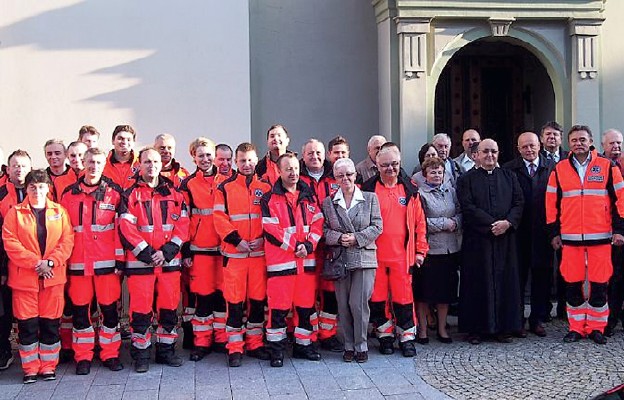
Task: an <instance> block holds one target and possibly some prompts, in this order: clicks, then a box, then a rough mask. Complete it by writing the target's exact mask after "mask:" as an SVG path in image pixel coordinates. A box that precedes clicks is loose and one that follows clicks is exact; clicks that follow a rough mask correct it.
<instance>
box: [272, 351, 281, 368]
mask: <svg viewBox="0 0 624 400" xmlns="http://www.w3.org/2000/svg"><path fill="white" fill-rule="evenodd" d="M283 366H284V352H283V351H281V350H273V351H272V352H271V367H274V368H280V367H283Z"/></svg>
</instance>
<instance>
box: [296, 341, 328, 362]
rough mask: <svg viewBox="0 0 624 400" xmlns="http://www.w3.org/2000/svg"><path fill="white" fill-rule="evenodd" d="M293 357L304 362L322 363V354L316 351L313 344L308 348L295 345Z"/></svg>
mask: <svg viewBox="0 0 624 400" xmlns="http://www.w3.org/2000/svg"><path fill="white" fill-rule="evenodd" d="M292 356H293V358H300V359H303V360H310V361H320V359H321V354H320V353H319V352H318V351H316V349H315V348H314V346H312V345H311V344H310V345H307V346H303V345H300V344H295V345H294V346H293V354H292Z"/></svg>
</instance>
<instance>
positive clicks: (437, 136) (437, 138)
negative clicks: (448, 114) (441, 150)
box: [431, 133, 451, 143]
mask: <svg viewBox="0 0 624 400" xmlns="http://www.w3.org/2000/svg"><path fill="white" fill-rule="evenodd" d="M440 140H444V141H446V142H449V143H451V138H450V136H449V135H447V134H446V133H436V134H435V135H433V138H432V139H431V143H435V142H438V141H440Z"/></svg>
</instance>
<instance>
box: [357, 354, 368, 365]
mask: <svg viewBox="0 0 624 400" xmlns="http://www.w3.org/2000/svg"><path fill="white" fill-rule="evenodd" d="M355 361H357V362H359V363H365V362H366V361H368V351H358V352H357V353H355Z"/></svg>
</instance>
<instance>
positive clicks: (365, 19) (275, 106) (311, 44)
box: [250, 0, 379, 160]
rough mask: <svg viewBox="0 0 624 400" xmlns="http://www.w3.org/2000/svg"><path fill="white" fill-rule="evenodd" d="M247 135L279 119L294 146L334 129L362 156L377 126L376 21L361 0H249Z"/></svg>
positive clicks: (262, 132) (261, 133)
mask: <svg viewBox="0 0 624 400" xmlns="http://www.w3.org/2000/svg"><path fill="white" fill-rule="evenodd" d="M250 31H251V35H250V41H251V89H252V90H251V93H252V128H253V133H252V137H253V139H254V141H255V142H256V143H257V144H258V145H259V148H260V149H261V151H262V152H263V151H265V150H266V130H267V128H268V127H269V126H270V125H272V124H274V123H277V122H280V123H283V124H284V125H286V127H287V128H288V130H289V132H290V134H291V146H290V147H291V149H292V150H295V151H297V152H299V151H301V145H302V144H303V143H304V142H305V141H306V139H307V138H310V137H316V138H318V139H320V140H322V141H323V142H325V144H327V141H328V140H329V139H331V138H332V137H334V136H336V134H342V135H343V136H345V137H346V138H347V139H348V140H349V142H350V144H351V152H352V158H354V159H355V160H358V159H360V158H362V157H364V154H365V150H366V142H367V141H368V138H369V137H370V136H371V135H373V134H376V133H377V132H378V129H379V122H378V121H379V117H378V116H379V109H378V104H379V100H378V89H377V87H378V83H377V82H378V76H377V27H376V23H375V16H374V11H373V7H372V6H371V5H370V2H368V1H363V0H340V1H336V0H314V1H310V0H289V1H283V0H250Z"/></svg>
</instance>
